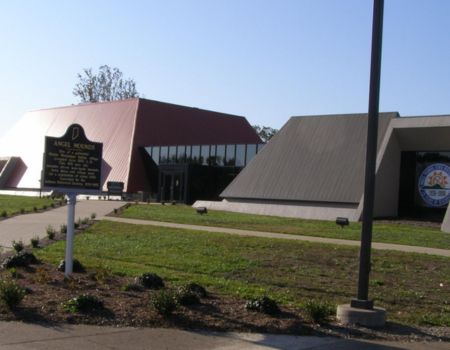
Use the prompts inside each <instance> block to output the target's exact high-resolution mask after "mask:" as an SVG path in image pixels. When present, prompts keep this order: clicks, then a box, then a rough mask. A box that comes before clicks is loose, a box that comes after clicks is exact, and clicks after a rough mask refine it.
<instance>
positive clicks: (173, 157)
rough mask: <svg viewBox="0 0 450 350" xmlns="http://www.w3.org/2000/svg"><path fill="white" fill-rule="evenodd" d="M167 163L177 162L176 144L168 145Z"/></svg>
mask: <svg viewBox="0 0 450 350" xmlns="http://www.w3.org/2000/svg"><path fill="white" fill-rule="evenodd" d="M168 160H169V163H176V162H177V146H170V147H169V159H168Z"/></svg>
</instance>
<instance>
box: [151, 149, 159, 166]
mask: <svg viewBox="0 0 450 350" xmlns="http://www.w3.org/2000/svg"><path fill="white" fill-rule="evenodd" d="M152 159H153V161H154V162H155V163H156V165H158V164H159V147H152Z"/></svg>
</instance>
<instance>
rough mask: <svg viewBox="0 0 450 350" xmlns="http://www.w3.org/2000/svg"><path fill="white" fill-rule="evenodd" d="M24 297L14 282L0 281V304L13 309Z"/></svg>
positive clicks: (22, 291)
mask: <svg viewBox="0 0 450 350" xmlns="http://www.w3.org/2000/svg"><path fill="white" fill-rule="evenodd" d="M24 296H25V290H24V289H23V288H22V287H20V286H19V285H18V284H17V283H16V282H14V281H12V280H8V279H0V302H1V303H2V304H3V305H5V306H6V307H8V308H9V309H13V308H15V307H17V306H18V305H19V304H20V303H21V301H22V300H23V298H24Z"/></svg>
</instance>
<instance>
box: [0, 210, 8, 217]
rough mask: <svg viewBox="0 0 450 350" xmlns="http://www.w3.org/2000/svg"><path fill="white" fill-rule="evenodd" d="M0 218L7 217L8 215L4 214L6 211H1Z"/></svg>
mask: <svg viewBox="0 0 450 350" xmlns="http://www.w3.org/2000/svg"><path fill="white" fill-rule="evenodd" d="M0 216H1V217H2V218H6V217H7V216H8V213H7V212H6V210H3V211H2V212H1V213H0Z"/></svg>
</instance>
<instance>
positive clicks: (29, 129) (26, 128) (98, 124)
mask: <svg viewBox="0 0 450 350" xmlns="http://www.w3.org/2000/svg"><path fill="white" fill-rule="evenodd" d="M73 123H78V124H80V125H82V126H83V128H84V130H85V132H86V136H87V137H88V139H90V140H91V141H96V142H102V143H103V159H104V164H103V169H102V180H103V183H104V184H106V182H107V181H121V182H124V183H125V191H128V192H135V191H145V190H148V187H147V186H148V185H147V184H148V180H147V179H146V174H145V171H144V166H143V162H142V158H141V155H140V153H139V148H140V147H143V146H149V145H171V144H188V145H189V144H221V143H229V144H231V143H259V142H261V140H260V139H259V137H258V136H257V134H256V133H255V131H254V130H253V128H252V127H251V126H250V124H249V123H248V122H247V120H246V119H245V118H244V117H238V116H232V115H228V114H223V113H217V112H211V111H206V110H201V109H197V108H191V107H184V106H178V105H173V104H168V103H162V102H157V101H150V100H144V99H138V98H135V99H129V100H122V101H113V102H103V103H92V104H82V105H73V106H67V107H60V108H52V109H44V110H37V111H32V112H28V113H26V114H25V115H24V116H23V118H22V119H21V120H20V121H19V122H18V123H17V124H16V125H15V126H14V127H13V129H11V130H10V132H9V133H7V134H6V136H5V137H4V138H3V139H2V140H1V141H0V152H1V153H0V156H18V157H20V158H21V159H22V161H23V162H24V164H25V167H26V171H25V172H24V173H23V174H21V172H17V175H16V177H19V176H20V179H11V180H10V181H9V182H10V183H13V184H17V187H26V188H38V187H39V186H40V184H39V180H40V177H41V170H42V155H43V153H44V138H45V136H54V137H60V136H62V135H63V134H64V133H65V131H66V129H67V128H68V126H69V125H71V124H73ZM104 189H105V186H104Z"/></svg>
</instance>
